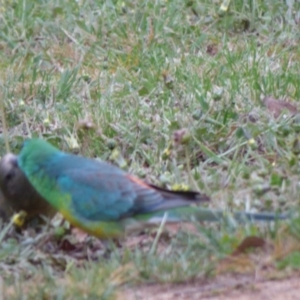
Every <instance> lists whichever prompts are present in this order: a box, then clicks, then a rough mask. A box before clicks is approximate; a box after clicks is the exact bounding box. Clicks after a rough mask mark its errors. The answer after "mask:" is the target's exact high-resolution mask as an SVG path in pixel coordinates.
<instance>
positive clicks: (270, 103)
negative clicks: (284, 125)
mask: <svg viewBox="0 0 300 300" xmlns="http://www.w3.org/2000/svg"><path fill="white" fill-rule="evenodd" d="M262 103H263V104H264V105H265V106H266V108H267V110H268V111H269V112H270V113H271V114H272V115H273V116H274V118H276V119H277V118H278V117H279V116H280V115H281V114H282V113H283V112H288V113H289V114H291V115H295V114H296V113H297V112H298V110H297V107H296V106H294V105H292V104H291V103H289V102H287V101H284V100H278V99H275V98H273V97H271V96H267V97H265V98H264V99H263V100H262Z"/></svg>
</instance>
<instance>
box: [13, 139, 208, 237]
mask: <svg viewBox="0 0 300 300" xmlns="http://www.w3.org/2000/svg"><path fill="white" fill-rule="evenodd" d="M16 164H17V165H18V166H19V168H20V169H21V170H22V171H23V173H24V174H25V176H26V177H27V179H28V181H29V182H30V183H31V185H32V186H33V187H34V188H35V189H36V191H37V192H38V193H39V194H40V195H41V196H42V197H43V198H44V199H46V200H47V201H48V203H49V204H51V205H52V206H53V207H54V208H55V209H56V210H57V211H59V212H60V213H61V214H62V215H63V217H64V218H65V219H66V220H67V221H69V222H70V224H72V225H73V226H75V227H78V228H80V229H82V230H83V231H86V232H87V233H89V234H91V235H94V236H96V237H99V238H103V239H107V238H117V237H119V236H121V235H122V234H123V232H124V227H125V226H126V223H128V222H130V219H132V218H135V217H141V216H142V215H149V214H150V215H151V213H154V212H157V211H160V210H168V209H170V208H174V207H181V206H187V205H192V204H197V203H199V202H206V201H209V197H208V196H206V195H204V194H200V193H198V192H193V191H170V190H167V189H163V188H160V187H158V186H155V185H152V184H148V183H146V182H144V181H142V180H140V179H139V178H137V177H135V176H133V175H131V174H129V173H127V172H125V171H123V170H122V169H120V168H118V167H116V166H114V165H112V164H109V163H107V162H103V161H99V160H95V159H89V158H85V157H82V156H79V155H73V154H69V153H65V152H62V151H60V150H59V149H57V148H56V147H54V146H52V145H51V144H50V143H48V142H46V141H45V140H42V139H29V140H27V141H25V142H24V145H23V148H22V149H21V152H20V153H19V155H18V158H17V161H16Z"/></svg>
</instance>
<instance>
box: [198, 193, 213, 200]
mask: <svg viewBox="0 0 300 300" xmlns="http://www.w3.org/2000/svg"><path fill="white" fill-rule="evenodd" d="M195 199H196V201H199V202H208V201H210V197H208V196H207V195H205V194H200V193H197V194H196V197H195Z"/></svg>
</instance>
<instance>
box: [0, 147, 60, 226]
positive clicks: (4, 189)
mask: <svg viewBox="0 0 300 300" xmlns="http://www.w3.org/2000/svg"><path fill="white" fill-rule="evenodd" d="M0 192H1V194H0V213H1V211H3V212H5V215H4V213H3V219H5V220H7V219H8V218H9V217H11V216H12V214H13V213H18V212H20V211H24V212H25V213H26V220H27V221H28V220H31V219H32V218H34V217H35V216H37V215H44V216H47V217H49V218H51V217H53V216H54V214H55V213H56V210H55V208H54V207H53V206H52V205H50V204H49V203H48V202H47V201H46V200H45V199H44V198H43V197H42V196H41V195H40V194H39V193H38V192H37V191H36V190H35V189H34V188H33V186H32V185H31V184H30V182H29V181H28V179H27V178H26V176H25V175H24V173H23V172H22V171H21V170H20V168H19V167H18V163H17V156H16V155H14V154H12V153H8V154H6V155H4V156H3V157H2V159H1V161H0ZM1 195H2V197H1Z"/></svg>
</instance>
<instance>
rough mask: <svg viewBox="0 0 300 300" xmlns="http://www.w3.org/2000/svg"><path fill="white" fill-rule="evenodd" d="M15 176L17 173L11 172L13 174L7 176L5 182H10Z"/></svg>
mask: <svg viewBox="0 0 300 300" xmlns="http://www.w3.org/2000/svg"><path fill="white" fill-rule="evenodd" d="M14 176H15V172H14V171H11V172H9V173H7V175H6V176H5V180H6V181H10V180H11V179H12V178H13V177H14Z"/></svg>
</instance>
